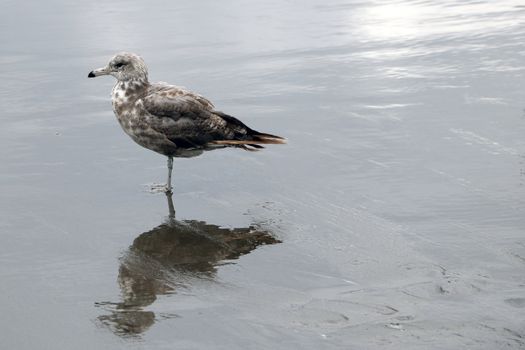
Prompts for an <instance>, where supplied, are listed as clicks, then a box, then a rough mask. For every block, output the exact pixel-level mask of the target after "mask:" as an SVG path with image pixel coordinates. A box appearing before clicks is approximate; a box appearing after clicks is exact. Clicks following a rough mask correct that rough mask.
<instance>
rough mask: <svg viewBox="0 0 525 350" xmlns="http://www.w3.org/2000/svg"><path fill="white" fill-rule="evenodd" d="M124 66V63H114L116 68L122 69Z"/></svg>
mask: <svg viewBox="0 0 525 350" xmlns="http://www.w3.org/2000/svg"><path fill="white" fill-rule="evenodd" d="M125 65H126V64H125V63H124V62H119V63H115V67H116V68H121V67H124V66H125Z"/></svg>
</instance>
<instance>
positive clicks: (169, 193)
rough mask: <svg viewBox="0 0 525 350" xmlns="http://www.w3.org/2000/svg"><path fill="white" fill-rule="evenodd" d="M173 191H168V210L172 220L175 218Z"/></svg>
mask: <svg viewBox="0 0 525 350" xmlns="http://www.w3.org/2000/svg"><path fill="white" fill-rule="evenodd" d="M172 196H173V193H171V192H166V198H167V199H168V210H169V218H170V220H175V206H174V205H173V199H172Z"/></svg>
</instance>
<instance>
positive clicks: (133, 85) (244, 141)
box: [112, 56, 284, 157]
mask: <svg viewBox="0 0 525 350" xmlns="http://www.w3.org/2000/svg"><path fill="white" fill-rule="evenodd" d="M137 57H138V56H137ZM137 66H138V67H140V73H141V75H139V76H138V77H137V79H125V80H122V81H121V80H119V81H117V84H116V85H115V87H114V89H113V92H112V101H113V110H114V112H115V114H116V116H117V119H118V121H119V123H120V125H121V126H122V129H124V131H125V132H126V133H127V134H128V135H129V136H130V137H131V138H132V139H133V140H134V141H135V142H137V143H138V144H139V145H141V146H143V147H146V148H148V149H151V150H153V151H155V152H158V153H161V154H164V155H167V156H175V157H184V156H188V154H189V153H188V151H191V152H190V154H191V156H193V155H195V154H200V153H201V152H202V151H204V150H211V149H216V148H223V147H238V148H243V149H246V150H258V149H261V148H263V146H261V145H260V144H269V143H284V139H283V138H281V137H279V136H274V135H269V134H263V133H259V132H257V131H255V130H253V129H251V128H249V127H248V126H246V125H245V124H244V123H242V122H241V121H240V120H238V119H236V118H234V117H232V116H230V115H227V114H225V113H223V112H220V111H217V110H215V107H214V105H213V104H212V103H211V102H210V101H209V100H208V99H206V98H205V97H203V96H201V95H199V94H197V93H195V92H192V91H190V90H187V89H186V88H184V87H180V86H175V85H169V84H167V83H163V82H160V83H154V84H150V83H149V82H148V80H147V70H145V68H144V67H145V65H143V64H142V63H141V64H137ZM116 74H117V73H116ZM123 74H124V73H123ZM125 74H126V75H125V77H126V78H127V77H128V74H131V73H130V72H126V73H125ZM195 151H200V152H195Z"/></svg>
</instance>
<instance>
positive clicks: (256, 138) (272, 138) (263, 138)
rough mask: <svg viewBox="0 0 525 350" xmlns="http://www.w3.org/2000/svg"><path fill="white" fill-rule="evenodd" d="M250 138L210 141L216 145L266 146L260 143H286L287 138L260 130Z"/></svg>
mask: <svg viewBox="0 0 525 350" xmlns="http://www.w3.org/2000/svg"><path fill="white" fill-rule="evenodd" d="M250 137H251V138H250V139H249V140H215V141H212V142H210V143H212V144H216V145H231V146H235V145H248V146H251V147H253V148H259V149H260V148H264V147H263V146H260V145H269V144H284V143H286V139H285V138H283V137H280V136H276V135H271V134H263V133H259V132H254V133H253V134H251V135H250Z"/></svg>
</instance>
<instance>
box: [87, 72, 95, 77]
mask: <svg viewBox="0 0 525 350" xmlns="http://www.w3.org/2000/svg"><path fill="white" fill-rule="evenodd" d="M94 77H96V75H95V73H93V71H91V72H89V74H88V78H94Z"/></svg>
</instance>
